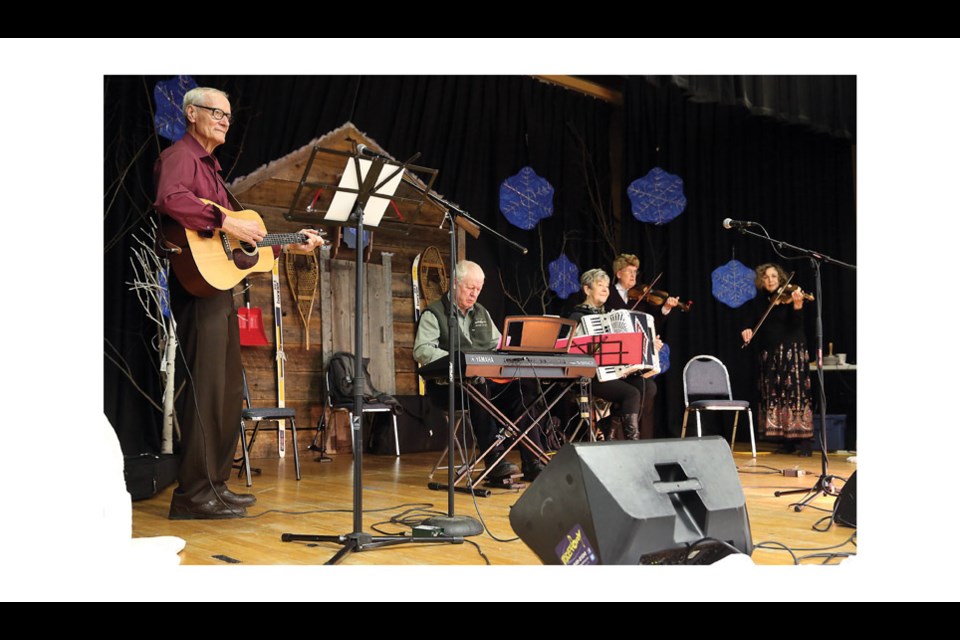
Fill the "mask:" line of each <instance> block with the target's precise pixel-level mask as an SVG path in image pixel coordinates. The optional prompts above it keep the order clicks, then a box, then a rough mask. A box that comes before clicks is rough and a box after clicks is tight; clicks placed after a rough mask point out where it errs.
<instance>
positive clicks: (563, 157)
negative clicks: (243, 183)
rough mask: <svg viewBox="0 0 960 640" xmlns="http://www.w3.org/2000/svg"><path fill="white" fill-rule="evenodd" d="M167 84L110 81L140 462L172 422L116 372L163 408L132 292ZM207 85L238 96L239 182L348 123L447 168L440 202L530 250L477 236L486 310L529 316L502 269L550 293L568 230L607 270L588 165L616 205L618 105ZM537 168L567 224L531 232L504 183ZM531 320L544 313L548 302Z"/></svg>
mask: <svg viewBox="0 0 960 640" xmlns="http://www.w3.org/2000/svg"><path fill="white" fill-rule="evenodd" d="M160 79H166V78H161V77H140V76H137V77H108V78H106V79H105V82H104V104H105V120H104V129H105V140H104V173H105V175H104V181H105V197H104V200H105V214H104V242H105V247H106V248H105V256H104V262H105V268H104V283H103V284H104V293H105V295H104V339H105V341H104V352H105V357H106V358H107V360H106V361H105V364H104V366H105V380H104V411H105V413H106V415H107V417H108V418H109V419H110V421H111V423H112V424H113V425H114V428H115V429H116V430H117V432H118V433H119V436H120V442H121V446H122V448H123V451H124V453H125V454H127V455H133V454H137V453H141V452H156V451H158V450H159V430H160V413H159V411H157V409H155V408H154V407H152V406H151V405H150V403H149V402H148V401H147V400H146V399H145V398H144V397H143V396H142V395H141V394H140V393H138V392H137V390H136V388H135V386H134V384H132V383H131V381H130V380H129V379H128V378H127V376H125V375H124V374H123V373H121V370H120V368H119V367H118V366H117V364H116V363H117V362H122V363H126V365H125V366H129V370H130V375H131V377H132V378H133V379H134V380H135V381H136V384H137V385H138V386H140V387H141V388H142V389H143V390H144V391H145V392H146V393H147V394H149V396H150V397H151V398H155V399H159V398H160V397H161V390H160V383H159V380H160V378H159V373H158V371H157V369H158V362H159V357H158V356H157V355H156V353H155V352H154V351H153V350H152V349H151V347H150V341H151V340H152V339H153V335H154V333H155V330H154V326H153V325H152V324H151V323H149V322H148V321H147V320H146V318H145V316H144V312H143V311H142V308H141V307H140V305H139V303H138V302H137V300H136V298H135V296H134V295H133V294H132V293H131V292H129V291H128V287H127V286H126V284H125V283H127V282H129V281H131V280H132V279H133V273H132V271H131V268H130V251H131V247H132V239H131V232H133V231H136V229H138V228H139V227H140V226H141V224H143V222H145V221H146V219H148V218H149V217H150V216H151V215H152V214H151V213H150V209H149V205H150V203H151V201H152V198H153V180H152V167H153V163H154V161H155V160H156V158H157V156H158V154H159V152H160V150H161V149H162V148H164V147H166V146H167V144H169V143H168V142H167V141H166V140H163V139H158V138H155V137H154V133H153V123H152V112H153V109H154V105H153V103H152V102H153V99H152V94H153V86H154V84H155V83H156V81H157V80H160ZM195 80H196V81H197V83H198V84H200V85H201V86H212V87H217V88H220V89H222V90H224V91H226V92H227V93H229V94H230V97H231V108H232V110H233V113H234V114H235V116H236V121H235V123H234V124H233V125H232V126H231V131H230V134H229V137H228V141H227V143H226V144H225V145H223V146H222V147H220V148H219V149H218V151H217V155H218V157H219V159H220V162H221V165H222V166H223V167H224V173H225V178H226V179H227V180H228V181H229V180H231V179H233V178H236V177H239V176H244V175H246V174H248V173H250V172H251V171H253V170H254V169H256V168H258V167H259V166H261V165H263V164H265V163H267V162H269V161H271V160H274V159H276V158H279V157H282V156H284V155H286V154H288V153H290V152H291V151H293V150H295V149H297V148H299V147H301V146H303V145H305V144H307V143H308V142H309V141H310V140H312V139H314V138H316V137H318V136H321V135H323V134H325V133H327V132H328V131H330V130H331V129H333V128H335V127H338V126H340V125H341V124H343V123H344V122H346V121H348V120H349V121H352V122H353V123H354V124H355V125H356V126H357V127H358V128H359V129H360V130H361V131H363V132H365V133H366V134H368V135H369V136H371V137H372V138H373V139H375V140H376V141H377V142H378V143H379V144H380V145H382V146H383V148H384V149H386V150H387V151H389V152H390V153H391V154H392V155H394V156H395V157H397V158H401V159H403V158H407V157H409V156H411V155H413V154H414V153H415V152H417V151H420V152H422V156H421V157H420V158H419V159H418V160H417V164H420V165H422V166H427V167H432V168H436V169H438V170H439V174H438V176H437V181H436V183H435V189H436V190H437V191H438V192H440V193H442V194H444V195H445V196H446V197H448V198H449V199H450V200H452V201H454V202H457V203H459V204H460V205H461V207H462V208H464V209H465V210H467V211H469V212H470V213H471V214H473V215H474V216H475V217H476V218H478V219H479V220H481V221H482V222H484V223H486V224H488V225H490V226H491V227H493V228H496V229H499V230H501V231H502V232H504V233H505V234H507V235H508V236H509V237H511V238H512V239H514V240H515V241H517V242H520V243H521V244H524V245H526V246H529V247H530V253H529V254H528V255H527V256H521V255H520V254H519V253H516V252H514V251H513V250H508V249H505V248H503V246H502V245H500V244H499V243H498V241H497V240H496V239H495V237H493V236H492V235H491V234H484V235H483V236H481V238H480V239H479V240H476V241H475V240H473V239H472V238H470V239H468V246H467V255H468V256H469V257H470V258H471V259H474V260H476V261H477V262H479V263H480V264H481V265H482V266H483V268H484V270H485V271H486V273H487V285H486V287H485V288H484V291H483V293H482V295H481V298H480V301H481V303H483V304H484V305H486V306H487V307H489V308H490V309H491V312H492V313H493V315H494V317H495V318H501V317H502V316H503V315H504V314H505V313H516V312H518V311H519V309H518V308H517V307H516V306H515V305H512V304H510V303H509V301H507V302H505V301H504V297H503V296H502V294H501V287H500V284H499V281H500V277H499V272H500V268H501V265H502V268H503V270H504V272H505V273H506V274H507V277H506V279H507V280H508V281H512V282H514V283H515V282H516V279H515V278H514V274H521V278H520V280H519V283H520V285H519V286H520V287H522V288H525V287H529V286H540V287H543V283H542V282H539V283H538V278H537V277H536V276H537V274H539V273H540V272H541V254H540V249H539V247H540V244H541V240H540V235H539V233H542V237H543V239H542V244H543V247H544V255H545V256H546V260H545V261H546V262H549V261H550V260H553V259H554V258H556V257H557V256H558V255H559V250H560V247H561V244H562V242H563V237H564V235H565V232H571V231H575V233H574V234H573V235H572V237H570V238H569V239H568V241H567V244H566V252H567V255H568V256H569V257H570V258H571V259H573V260H574V262H576V263H577V264H578V266H580V268H581V269H585V268H590V266H592V265H593V264H598V263H599V262H600V261H601V260H600V258H599V255H598V251H599V250H600V248H599V247H600V244H599V243H598V242H597V240H596V237H595V236H596V231H595V226H594V225H593V224H592V222H591V221H592V219H593V216H594V212H593V208H592V206H591V205H590V198H589V197H588V196H587V194H586V189H585V184H586V180H587V177H586V176H587V174H586V173H585V171H584V168H583V167H584V164H585V163H584V148H586V149H587V153H588V154H589V156H590V157H591V163H592V164H593V165H594V167H595V168H596V171H595V173H596V175H595V176H594V177H593V178H592V179H596V180H600V181H601V182H602V186H601V188H602V189H603V190H604V191H603V192H604V195H605V196H607V197H608V198H609V196H608V195H607V194H609V165H610V163H609V117H610V106H609V105H608V104H606V103H604V102H601V101H599V100H596V99H593V98H589V97H585V96H583V95H581V94H578V93H575V92H572V91H568V90H565V89H561V88H558V87H556V86H552V85H547V84H544V83H542V82H539V81H536V80H533V79H531V78H528V77H489V76H464V77H441V76H420V77H383V76H375V77H355V76H335V77H236V76H231V77H210V76H198V77H195ZM581 140H582V142H583V144H581ZM528 164H529V165H531V166H533V168H534V169H535V170H536V171H537V173H538V174H540V175H541V176H543V177H545V178H547V179H548V180H549V181H550V182H551V183H552V184H553V186H554V187H555V189H556V193H555V200H554V207H555V213H554V216H553V217H552V218H549V219H547V220H546V221H543V222H541V224H540V226H539V233H538V230H536V229H535V230H533V231H523V230H520V229H517V228H516V227H513V226H512V225H510V224H509V223H508V222H507V221H506V220H505V218H504V217H503V216H502V215H501V214H500V213H499V186H500V183H501V182H502V181H503V180H504V179H505V178H507V177H508V176H510V175H513V174H514V173H516V172H517V171H519V170H520V169H521V168H522V167H523V166H525V165H528ZM568 235H569V233H568ZM411 241H413V242H416V240H413V239H412V240H411ZM543 268H544V269H545V266H544V267H543ZM514 286H516V285H515V284H514ZM518 293H519V292H518ZM538 299H539V298H538ZM555 304H556V303H555ZM528 310H529V311H531V312H537V313H540V312H542V308H541V307H540V306H535V307H532V308H528ZM157 401H158V402H159V400H157Z"/></svg>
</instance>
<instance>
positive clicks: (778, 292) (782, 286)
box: [740, 271, 796, 349]
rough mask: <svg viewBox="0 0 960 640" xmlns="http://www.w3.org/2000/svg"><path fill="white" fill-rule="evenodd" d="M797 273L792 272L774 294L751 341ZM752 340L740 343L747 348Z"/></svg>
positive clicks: (755, 328)
mask: <svg viewBox="0 0 960 640" xmlns="http://www.w3.org/2000/svg"><path fill="white" fill-rule="evenodd" d="M795 274H796V271H794V272H793V273H791V274H790V277H789V278H787V281H786V282H784V283H783V285H781V286H780V288H779V289H777V292H776V293H775V294H774V295H773V300H771V301H770V306H768V307H767V310H766V311H764V312H763V317H761V318H760V321H759V322H757V326H755V327H754V328H753V337H752V338H750V342H753V338H756V337H757V331H759V330H760V325H762V324H763V321H764V320H766V319H767V316H768V315H770V312H771V311H773V308H774V307H775V306H776V305H777V300H779V299H780V294H781V293H783V290H784V289H786V288H787V285H788V284H790V281H791V280H793V276H794V275H795ZM750 342H744V343H743V344H742V345H740V348H741V349H746V348H747V345H748V344H750Z"/></svg>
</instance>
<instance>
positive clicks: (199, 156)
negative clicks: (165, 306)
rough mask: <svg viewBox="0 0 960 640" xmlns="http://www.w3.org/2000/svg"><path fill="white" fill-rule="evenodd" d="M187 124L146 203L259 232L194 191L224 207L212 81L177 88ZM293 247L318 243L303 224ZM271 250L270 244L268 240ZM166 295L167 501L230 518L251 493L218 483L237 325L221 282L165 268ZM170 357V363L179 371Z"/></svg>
mask: <svg viewBox="0 0 960 640" xmlns="http://www.w3.org/2000/svg"><path fill="white" fill-rule="evenodd" d="M183 115H184V118H185V119H186V121H187V132H186V134H185V135H184V136H183V137H182V138H181V139H180V140H178V141H177V142H175V143H174V144H173V145H171V146H170V147H168V148H167V149H165V150H164V151H163V153H161V154H160V157H159V159H158V160H157V163H156V165H155V167H154V180H155V183H156V186H157V199H156V201H155V202H154V207H155V208H156V210H157V211H158V212H160V214H161V216H168V217H169V218H170V219H172V220H174V221H176V222H177V223H178V224H179V225H181V226H183V227H184V228H185V229H192V230H195V231H197V232H198V233H200V234H203V235H207V234H213V233H215V232H219V231H223V232H226V233H227V234H229V235H231V236H234V237H235V238H236V239H238V240H240V241H243V242H247V243H250V244H253V245H255V244H256V243H257V242H259V241H260V240H262V239H263V238H264V237H265V235H266V232H265V231H264V230H263V229H262V228H261V226H260V224H259V223H258V222H257V221H254V220H244V219H240V218H235V217H230V216H227V215H226V214H224V213H223V212H222V211H221V210H220V209H219V208H217V207H216V206H214V205H212V204H206V203H204V202H202V201H201V198H202V199H204V200H208V201H210V202H214V203H217V204H219V205H221V206H222V207H224V208H227V209H233V208H234V207H231V203H230V200H229V197H228V195H227V190H226V187H225V186H224V184H223V180H222V179H221V177H220V163H219V162H218V161H217V159H216V158H215V157H214V156H213V155H211V153H212V152H213V150H214V149H216V148H217V147H218V146H220V145H221V144H223V143H224V142H225V141H226V138H227V131H228V130H229V129H230V122H231V118H232V117H231V114H230V101H229V100H228V98H227V95H226V94H225V93H223V92H222V91H219V90H217V89H211V88H207V87H197V88H196V89H192V90H190V91H188V92H187V94H186V95H185V96H184V97H183ZM300 233H301V234H303V235H304V236H306V237H307V241H306V242H304V243H303V244H298V245H295V246H296V248H297V249H300V250H303V251H312V250H314V249H315V248H316V247H318V246H321V245H322V244H323V240H322V239H321V237H320V235H319V234H318V233H317V232H316V231H313V230H312V229H303V230H302V231H301V232H300ZM274 254H275V255H278V254H279V248H278V247H274ZM169 283H170V300H171V305H172V307H173V313H174V317H175V318H176V321H177V338H178V340H179V342H180V352H181V353H182V355H183V362H184V363H185V364H186V367H185V368H186V371H185V375H186V377H187V384H186V386H185V388H184V391H183V393H182V394H181V397H180V399H179V402H180V404H179V407H178V409H179V411H178V415H179V416H180V473H179V477H178V483H179V486H178V487H177V489H176V490H175V491H174V493H173V500H172V501H171V504H170V515H169V517H170V518H171V519H193V518H238V517H242V516H244V515H246V507H248V506H250V505H252V504H254V503H255V502H256V498H255V497H254V496H253V495H251V494H236V493H233V492H232V491H230V489H228V488H227V484H226V483H227V479H228V477H229V475H230V470H231V468H232V463H233V457H234V452H235V451H236V447H237V441H238V438H239V434H240V412H241V409H242V407H243V377H242V370H241V362H240V329H239V325H238V322H237V311H236V309H235V308H234V304H233V294H232V292H231V290H230V289H227V290H217V291H216V292H215V293H213V295H210V296H207V297H195V296H193V295H191V294H190V293H188V292H187V291H186V290H185V289H184V288H183V285H182V284H181V283H180V282H179V281H178V280H177V279H176V278H170V280H169ZM180 370H181V368H180V367H178V368H177V371H178V373H179V372H180Z"/></svg>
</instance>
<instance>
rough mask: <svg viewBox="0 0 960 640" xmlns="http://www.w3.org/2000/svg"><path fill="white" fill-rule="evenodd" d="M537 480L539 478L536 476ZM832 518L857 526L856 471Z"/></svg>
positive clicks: (848, 482)
mask: <svg viewBox="0 0 960 640" xmlns="http://www.w3.org/2000/svg"><path fill="white" fill-rule="evenodd" d="M537 479H538V480H539V478H537ZM833 509H834V512H833V519H834V520H835V521H836V522H837V524H842V525H845V526H847V527H853V528H854V529H856V528H857V472H856V471H854V472H853V475H852V476H850V479H849V480H847V484H845V485H843V489H841V490H840V495H838V496H837V501H836V502H835V503H834V505H833Z"/></svg>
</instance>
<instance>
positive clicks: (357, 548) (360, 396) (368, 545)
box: [280, 147, 482, 564]
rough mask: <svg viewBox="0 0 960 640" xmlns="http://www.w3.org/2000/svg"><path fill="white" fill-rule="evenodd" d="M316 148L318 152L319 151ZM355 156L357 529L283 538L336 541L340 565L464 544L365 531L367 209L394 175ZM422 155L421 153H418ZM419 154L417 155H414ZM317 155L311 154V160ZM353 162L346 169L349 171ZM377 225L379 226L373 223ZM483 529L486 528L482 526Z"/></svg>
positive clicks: (380, 161)
mask: <svg viewBox="0 0 960 640" xmlns="http://www.w3.org/2000/svg"><path fill="white" fill-rule="evenodd" d="M317 149H318V148H317V147H315V148H314V153H316V151H317ZM347 155H348V156H349V157H350V158H352V159H353V163H352V164H353V169H354V171H355V175H356V180H357V184H358V189H355V190H354V189H342V190H343V191H344V192H348V193H355V194H356V200H355V201H354V203H353V207H352V211H351V213H350V216H349V218H348V219H347V221H346V223H345V224H349V225H352V226H353V228H354V229H355V230H356V232H357V255H356V261H355V262H356V265H355V267H356V271H355V276H356V282H355V288H354V305H355V309H354V311H355V313H354V336H353V338H354V354H353V357H354V369H353V370H354V378H353V385H354V389H353V419H352V421H351V425H350V429H351V433H352V435H353V531H351V532H350V533H345V534H341V535H315V534H301V533H283V534H281V536H280V540H281V541H283V542H295V541H299V542H334V543H337V544H340V545H341V548H340V550H339V551H338V552H337V553H336V554H335V555H334V556H333V557H332V558H330V559H329V560H328V561H327V562H326V564H337V563H338V562H340V561H341V560H342V559H343V558H344V557H346V556H347V555H348V554H350V553H357V552H361V551H370V550H373V549H379V548H380V547H386V546H394V545H400V544H410V543H420V544H432V543H437V542H449V543H451V544H463V538H462V537H461V536H457V535H453V534H451V533H450V532H449V531H446V530H444V532H443V534H441V535H437V536H429V537H417V536H416V534H414V536H412V537H411V536H404V535H384V536H374V535H372V534H370V533H367V532H365V531H364V530H363V416H364V411H363V407H364V404H366V398H365V396H364V391H365V389H366V376H364V373H363V313H364V304H363V301H364V288H363V287H364V265H363V250H362V249H363V231H364V215H365V212H364V209H365V207H366V206H367V203H368V201H369V200H370V198H371V196H373V195H377V197H387V198H388V199H391V198H392V197H393V196H392V194H390V195H389V196H383V195H380V194H378V193H377V189H379V187H380V186H382V184H383V183H386V182H387V180H389V179H390V178H391V177H392V174H391V176H390V177H388V178H387V179H385V180H384V181H383V182H382V183H380V184H377V180H379V179H380V174H381V172H383V171H384V165H385V164H386V163H388V162H389V159H386V160H385V159H384V158H374V159H373V160H372V161H371V163H372V164H371V166H370V169H369V171H368V172H367V175H366V177H364V178H362V179H361V171H360V164H359V160H360V155H361V154H360V152H359V151H358V152H357V153H355V154H353V155H350V154H347ZM418 155H419V154H418ZM414 157H416V156H414ZM312 161H313V157H312V156H311V163H312ZM408 164H409V161H408V162H407V163H404V164H403V165H402V166H401V167H400V168H399V169H396V170H395V171H403V170H405V168H406V167H407V166H408ZM309 165H310V163H308V165H307V171H309ZM349 170H350V168H349V164H348V166H347V167H346V168H345V169H344V171H349ZM338 190H339V189H338ZM371 226H375V225H371ZM481 531H482V529H481Z"/></svg>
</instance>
